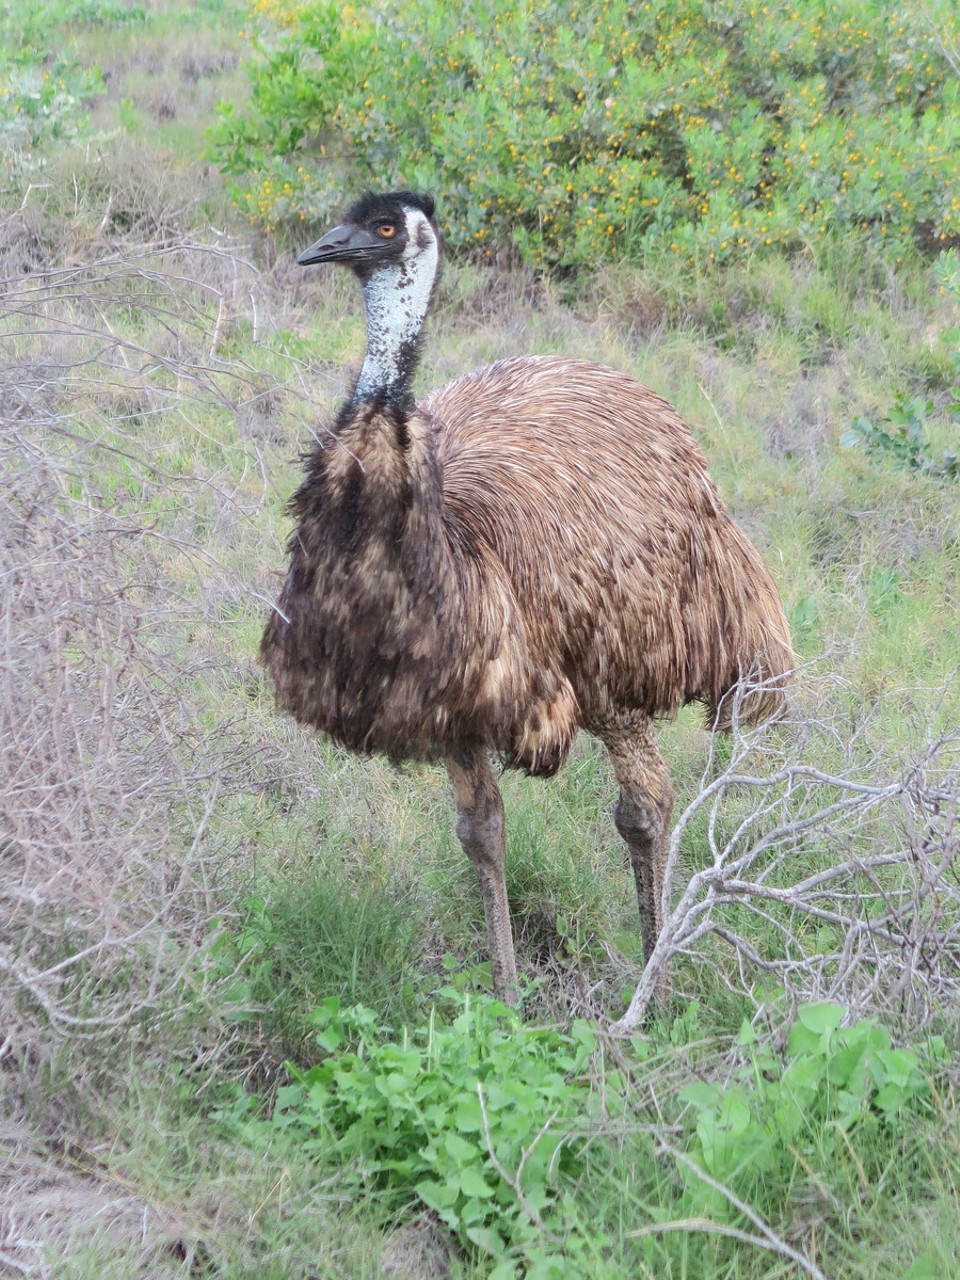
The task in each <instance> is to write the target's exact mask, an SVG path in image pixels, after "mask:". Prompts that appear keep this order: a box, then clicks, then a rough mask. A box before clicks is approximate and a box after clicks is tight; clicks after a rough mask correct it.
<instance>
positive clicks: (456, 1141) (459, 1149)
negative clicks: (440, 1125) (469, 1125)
mask: <svg viewBox="0 0 960 1280" xmlns="http://www.w3.org/2000/svg"><path fill="white" fill-rule="evenodd" d="M443 1148H444V1150H445V1151H446V1153H447V1155H448V1156H450V1158H451V1159H452V1160H453V1161H454V1162H455V1163H456V1164H458V1165H461V1164H468V1163H472V1162H473V1161H475V1160H476V1159H477V1157H478V1155H479V1154H480V1152H479V1148H478V1147H477V1144H476V1143H475V1142H466V1141H465V1140H464V1139H463V1138H461V1137H460V1136H459V1134H456V1133H448V1134H446V1135H445V1136H444V1139H443Z"/></svg>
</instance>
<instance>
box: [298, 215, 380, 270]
mask: <svg viewBox="0 0 960 1280" xmlns="http://www.w3.org/2000/svg"><path fill="white" fill-rule="evenodd" d="M383 249H384V244H383V241H382V240H377V239H374V236H373V233H372V232H371V231H368V230H367V229H366V227H353V226H350V225H349V224H346V223H345V224H344V225H342V226H339V227H334V228H333V230H332V231H328V232H327V234H326V235H325V236H322V237H321V238H320V239H319V240H318V241H317V242H316V244H312V245H311V246H310V248H309V249H304V251H303V253H301V254H300V257H299V258H297V262H298V263H299V264H300V266H301V267H309V266H312V265H313V264H314V263H315V262H363V261H365V260H366V259H368V258H372V257H375V256H376V257H379V256H380V255H381V254H382V252H383Z"/></svg>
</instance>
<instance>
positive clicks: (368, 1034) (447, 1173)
mask: <svg viewBox="0 0 960 1280" xmlns="http://www.w3.org/2000/svg"><path fill="white" fill-rule="evenodd" d="M440 996H441V999H442V1000H443V1001H444V1002H447V1003H448V1004H449V1005H451V1006H452V1009H453V1014H454V1016H453V1017H452V1018H451V1019H450V1020H449V1021H447V1020H444V1019H443V1018H442V1017H440V1016H437V1015H436V1014H434V1015H433V1016H431V1018H430V1021H429V1023H427V1024H426V1025H425V1026H421V1027H419V1028H417V1029H416V1030H414V1031H412V1032H409V1033H405V1034H404V1035H403V1036H402V1037H401V1038H399V1039H398V1038H395V1037H393V1036H391V1035H390V1034H388V1033H385V1031H384V1030H383V1028H381V1027H380V1026H379V1025H378V1023H377V1018H376V1015H375V1014H373V1013H372V1012H371V1011H370V1010H369V1009H365V1008H363V1007H362V1006H356V1007H354V1008H351V1009H342V1008H341V1007H340V1002H339V1001H338V1000H336V999H330V1000H327V1001H325V1002H324V1004H323V1005H321V1006H320V1008H319V1009H318V1010H317V1011H316V1013H315V1014H314V1015H313V1017H312V1019H311V1021H312V1023H313V1025H314V1027H315V1028H316V1039H317V1043H318V1044H319V1045H320V1046H321V1048H322V1049H323V1050H325V1053H326V1056H325V1057H324V1059H323V1061H322V1062H320V1063H319V1064H318V1065H316V1066H314V1067H311V1068H310V1069H309V1070H308V1071H301V1070H298V1069H295V1068H293V1069H291V1074H292V1076H293V1083H292V1084H290V1085H289V1086H287V1087H285V1088H283V1089H281V1090H280V1092H279V1095H278V1097H277V1102H276V1108H275V1112H274V1118H273V1124H274V1126H276V1127H279V1128H280V1129H282V1130H284V1131H286V1132H289V1131H291V1130H293V1131H295V1132H299V1131H304V1133H305V1134H308V1135H309V1134H311V1133H313V1134H315V1135H323V1134H326V1135H329V1136H330V1138H331V1139H332V1141H333V1144H334V1152H335V1154H334V1155H333V1156H332V1158H333V1159H335V1162H336V1164H338V1165H339V1166H340V1167H341V1168H342V1169H344V1170H348V1171H349V1172H348V1173H347V1174H346V1176H347V1177H348V1178H349V1180H350V1181H352V1182H354V1183H355V1184H356V1187H355V1190H356V1191H357V1192H358V1193H359V1192H363V1193H371V1192H375V1193H376V1194H377V1195H378V1197H379V1198H380V1200H381V1203H383V1205H384V1207H385V1209H388V1210H389V1209H391V1208H392V1209H394V1210H397V1209H400V1208H402V1207H403V1206H404V1205H405V1204H410V1203H411V1202H415V1201H419V1202H420V1203H421V1204H422V1205H426V1206H428V1207H429V1208H430V1209H431V1210H433V1211H434V1212H435V1213H436V1214H437V1216H438V1217H439V1218H440V1220H441V1221H442V1222H444V1223H445V1224H446V1225H447V1226H448V1227H449V1229H450V1230H451V1231H452V1232H453V1234H454V1235H455V1236H456V1237H457V1239H458V1240H459V1241H460V1243H461V1245H463V1246H464V1247H465V1248H467V1249H468V1250H471V1251H478V1252H479V1253H480V1254H485V1255H487V1256H488V1257H489V1258H490V1259H491V1260H492V1265H493V1270H492V1271H491V1272H490V1275H491V1277H493V1278H495V1280H508V1278H509V1277H513V1276H515V1275H518V1274H522V1275H524V1276H525V1277H527V1280H552V1278H553V1277H556V1280H561V1277H571V1276H583V1277H584V1278H586V1277H590V1278H591V1280H594V1277H606V1276H609V1277H610V1278H611V1280H612V1277H613V1274H614V1273H613V1272H612V1271H610V1270H609V1269H607V1267H606V1264H605V1263H604V1261H603V1259H602V1256H601V1249H602V1239H601V1238H599V1237H598V1235H597V1234H596V1233H594V1232H591V1231H588V1230H586V1224H584V1223H582V1222H580V1221H579V1218H578V1213H577V1208H576V1204H575V1201H574V1198H573V1189H574V1180H575V1177H576V1175H577V1173H578V1172H579V1170H580V1167H581V1158H580V1153H581V1149H582V1147H583V1144H584V1134H585V1131H586V1130H587V1129H588V1128H589V1127H590V1126H591V1124H594V1123H596V1122H597V1121H599V1120H600V1119H601V1118H602V1117H601V1112H602V1110H603V1108H602V1107H601V1101H600V1098H599V1096H598V1095H597V1094H596V1093H595V1091H594V1090H593V1088H592V1084H591V1075H590V1071H589V1067H590V1063H591V1059H592V1057H593V1054H594V1050H595V1047H596V1035H595V1032H594V1031H593V1030H592V1029H591V1028H590V1027H589V1026H588V1025H587V1024H586V1023H583V1022H575V1023H574V1024H573V1025H572V1026H571V1027H570V1029H569V1030H568V1031H559V1030H556V1029H553V1028H542V1027H533V1026H528V1025H525V1024H524V1023H523V1022H522V1021H521V1019H520V1016H519V1015H518V1013H517V1012H516V1011H515V1010H513V1009H508V1008H507V1007H506V1006H505V1005H503V1004H500V1003H498V1002H497V1001H495V1000H491V999H488V998H479V999H470V998H469V997H464V996H462V995H460V994H459V993H457V992H455V991H453V990H452V989H446V990H444V991H443V992H441V993H440ZM622 1098H623V1094H622V1085H621V1083H620V1082H619V1081H618V1078H617V1077H616V1076H615V1075H608V1077H607V1080H606V1094H605V1098H604V1107H605V1108H606V1109H607V1113H608V1114H609V1108H611V1107H612V1108H614V1109H616V1108H619V1107H621V1106H622Z"/></svg>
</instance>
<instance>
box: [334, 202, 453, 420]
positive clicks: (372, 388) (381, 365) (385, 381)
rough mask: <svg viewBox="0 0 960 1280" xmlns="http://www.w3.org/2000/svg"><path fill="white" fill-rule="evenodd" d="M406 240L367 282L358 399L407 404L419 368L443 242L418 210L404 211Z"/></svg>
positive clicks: (357, 388)
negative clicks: (420, 347)
mask: <svg viewBox="0 0 960 1280" xmlns="http://www.w3.org/2000/svg"><path fill="white" fill-rule="evenodd" d="M404 217H405V219H406V230H407V243H406V246H405V247H404V250H403V254H402V256H401V257H400V258H399V259H398V260H396V261H394V262H390V263H385V264H384V265H383V266H382V267H380V268H379V269H378V270H376V271H374V272H373V274H372V275H371V276H369V278H368V279H367V280H366V281H365V282H364V286H363V302H364V307H365V310H366V314H367V351H366V355H365V356H364V360H363V368H362V369H361V370H360V377H359V378H358V379H357V385H356V387H355V388H354V391H353V397H352V398H353V401H354V402H355V403H357V402H360V401H365V400H374V399H386V400H391V401H394V402H397V403H399V402H403V401H404V400H405V399H406V398H407V396H408V395H409V388H410V382H411V379H412V378H413V371H414V369H415V368H416V363H417V354H418V341H419V337H420V330H421V329H422V328H423V322H424V320H425V319H426V316H427V311H428V310H429V307H430V296H431V294H432V292H433V286H434V283H435V282H436V278H437V267H438V265H439V261H440V246H439V244H438V242H437V236H436V233H435V232H434V230H433V227H432V226H431V225H430V222H429V220H428V219H427V218H426V216H425V215H424V214H423V213H422V212H421V211H420V210H419V209H409V208H405V209H404Z"/></svg>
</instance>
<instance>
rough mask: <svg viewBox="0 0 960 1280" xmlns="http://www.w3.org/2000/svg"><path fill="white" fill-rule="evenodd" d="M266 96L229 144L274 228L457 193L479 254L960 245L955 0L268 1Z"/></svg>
mask: <svg viewBox="0 0 960 1280" xmlns="http://www.w3.org/2000/svg"><path fill="white" fill-rule="evenodd" d="M255 8H256V9H257V10H258V11H259V12H260V14H261V15H262V17H263V26H262V35H261V42H260V44H259V45H258V47H257V56H256V60H255V61H254V63H253V65H252V67H251V73H252V79H253V100H252V104H251V107H250V110H249V111H248V112H247V113H245V114H239V113H237V112H236V111H235V109H234V108H233V107H232V106H231V105H229V104H227V105H224V106H222V107H221V118H220V123H219V127H218V129H217V132H216V138H215V144H216V149H217V152H218V154H219V156H220V159H221V163H222V164H223V166H224V168H225V169H227V170H228V171H229V172H231V173H233V174H236V175H243V176H246V177H248V178H251V179H252V180H253V184H252V187H250V188H248V189H245V190H241V189H240V188H238V191H237V196H238V201H239V202H240V203H241V205H242V207H244V208H245V209H246V210H247V212H248V213H249V215H250V216H251V218H253V219H254V220H255V221H258V222H261V223H263V224H265V225H266V226H268V227H269V226H274V225H276V224H277V223H279V222H281V221H290V220H294V221H296V220H310V221H314V220H316V219H323V218H326V217H328V216H329V214H330V212H331V210H332V207H333V206H334V205H336V204H338V203H340V202H341V200H342V193H343V191H344V190H345V189H353V188H356V187H357V186H358V185H361V184H370V185H372V186H378V187H382V186H398V185H409V186H413V187H423V188H428V189H431V190H433V191H434V192H435V193H436V194H437V195H438V196H440V197H441V199H442V201H443V221H444V228H445V231H446V232H447V234H448V236H449V238H450V240H451V241H452V242H453V243H454V244H455V245H457V246H459V247H461V248H463V247H473V248H475V249H479V250H480V251H481V252H487V253H491V252H493V248H492V246H493V245H494V244H496V245H499V246H502V245H504V244H507V243H512V244H513V245H514V246H515V247H516V248H517V249H518V250H519V251H520V253H521V254H522V255H523V256H524V257H525V258H527V259H529V260H531V261H534V262H544V263H549V264H553V265H578V264H588V263H589V264H593V263H595V262H597V261H598V260H600V259H604V258H620V257H623V256H627V255H640V254H643V253H645V252H648V251H666V252H673V253H675V254H678V255H682V256H684V257H687V258H691V259H694V260H701V261H718V260H724V259H728V258H731V257H734V256H737V255H743V254H744V253H746V252H749V251H755V250H761V251H762V250H764V249H766V248H767V247H768V246H769V247H772V246H788V247H794V246H799V245H803V244H807V243H809V242H811V241H812V242H816V241H817V240H818V239H819V238H820V237H822V236H825V235H828V234H829V233H831V232H832V231H835V230H837V229H841V230H845V231H849V230H853V231H855V232H856V233H857V234H858V235H862V236H863V237H865V238H868V239H870V240H871V241H875V242H876V243H878V244H879V245H881V246H887V249H888V251H889V252H890V253H891V255H892V256H895V257H896V256H900V255H902V254H903V253H904V252H906V250H907V249H908V247H909V246H911V245H912V244H913V243H914V242H917V241H919V242H920V243H922V245H924V246H926V247H928V248H933V247H941V246H943V245H945V244H948V243H950V242H952V241H954V240H956V239H957V237H958V235H960V195H958V194H957V193H958V192H960V109H958V108H960V85H958V84H957V81H956V78H955V76H952V74H951V73H950V68H949V62H950V58H951V57H952V53H951V47H952V45H956V43H957V41H958V39H960V36H958V33H960V16H958V14H957V12H956V10H955V8H954V7H953V6H951V5H949V4H946V3H941V4H939V5H938V6H936V9H937V11H936V13H935V14H934V13H932V12H928V10H927V9H924V10H923V12H922V13H921V12H919V11H917V12H914V10H913V9H912V7H911V6H909V5H907V6H904V5H901V4H895V3H893V0H875V2H874V3H871V4H866V5H865V4H863V3H861V0H844V2H843V3H840V4H827V3H825V2H823V0H797V3H796V5H795V6H793V7H792V8H791V9H788V10H787V11H782V10H780V9H775V8H774V7H773V6H768V5H765V4H756V5H751V6H745V5H742V4H734V3H733V2H732V0H729V2H727V3H724V2H722V0H721V2H717V0H669V3H668V2H667V0H646V2H645V3H640V4H636V3H625V0H587V2H586V3H584V4H583V5H581V6H577V5H574V4H571V3H558V2H557V0H539V2H532V3H529V4H524V5H521V6H517V8H516V11H515V12H507V11H506V10H505V9H504V7H503V6H501V5H497V4H494V3H491V2H489V0H475V2H474V3H470V4H467V5H464V4H451V3H448V2H447V0H432V2H428V3H413V2H412V0H400V2H399V3H391V4H385V3H377V2H376V0H370V2H369V3H365V4H360V5H357V6H350V5H347V6H342V5H340V4H339V3H334V2H333V0H257V3H256V5H255Z"/></svg>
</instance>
